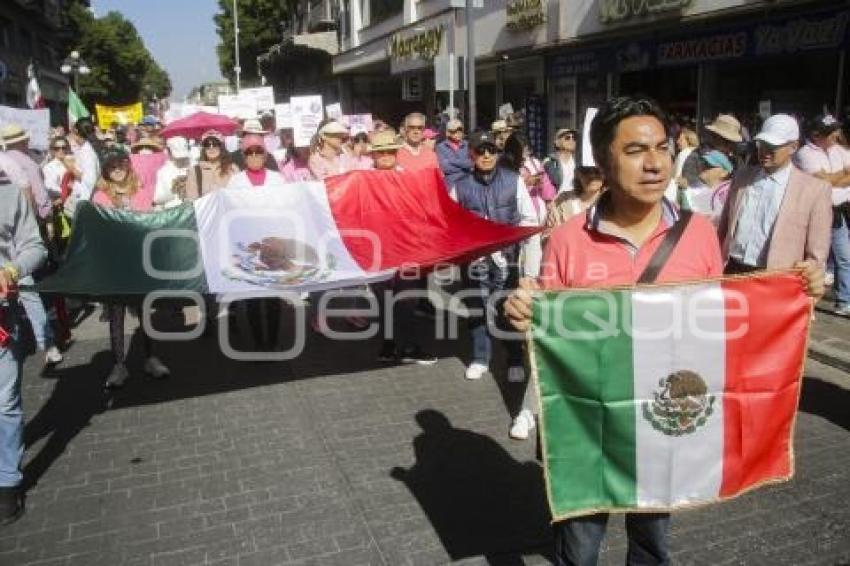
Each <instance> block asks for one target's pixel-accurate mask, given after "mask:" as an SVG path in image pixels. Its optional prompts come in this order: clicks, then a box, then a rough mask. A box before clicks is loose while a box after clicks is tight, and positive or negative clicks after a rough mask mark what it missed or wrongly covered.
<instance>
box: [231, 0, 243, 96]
mask: <svg viewBox="0 0 850 566" xmlns="http://www.w3.org/2000/svg"><path fill="white" fill-rule="evenodd" d="M233 39H234V42H233V43H234V47H233V50H234V52H235V53H234V55H235V60H234V62H235V63H236V65H235V66H234V67H233V71H234V72H235V73H236V94H239V91H240V90H241V88H242V85H241V84H240V81H239V75H240V74H242V67H240V66H239V5H238V4H237V3H236V0H233Z"/></svg>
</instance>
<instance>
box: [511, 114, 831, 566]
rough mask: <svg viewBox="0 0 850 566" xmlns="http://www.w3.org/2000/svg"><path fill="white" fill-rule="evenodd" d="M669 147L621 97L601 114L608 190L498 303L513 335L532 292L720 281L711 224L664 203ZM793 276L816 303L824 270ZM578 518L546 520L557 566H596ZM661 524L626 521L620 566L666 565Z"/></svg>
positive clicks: (588, 522) (584, 523) (592, 521)
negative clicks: (536, 274) (531, 275)
mask: <svg viewBox="0 0 850 566" xmlns="http://www.w3.org/2000/svg"><path fill="white" fill-rule="evenodd" d="M670 137H671V136H670V131H669V123H668V122H667V119H666V116H665V115H664V113H663V112H662V110H661V109H660V108H659V107H658V106H657V105H656V104H655V103H654V102H651V101H649V100H644V99H638V98H630V97H623V98H617V99H613V100H610V101H609V102H608V103H606V104H605V105H604V106H603V107H602V108H601V109H600V111H599V114H598V115H597V116H596V118H595V119H594V121H593V124H592V126H591V131H590V139H591V143H592V146H593V155H594V158H595V160H596V162H597V164H598V165H599V167H600V169H601V170H602V173H603V175H604V178H605V185H606V187H607V188H608V190H607V192H606V193H605V195H603V197H602V198H600V200H599V202H598V203H597V204H596V205H595V206H593V207H592V208H591V209H590V210H588V212H587V214H586V215H579V216H576V217H575V218H573V219H572V220H571V221H570V222H568V223H566V224H564V225H562V226H560V227H559V228H557V229H556V230H555V231H554V232H553V233H552V235H551V237H550V240H549V244H548V246H547V248H546V251H545V253H544V257H543V267H542V270H541V277H540V279H539V280H537V281H535V280H532V279H524V280H522V281H521V282H520V287H519V289H518V290H517V291H515V292H514V293H513V294H512V295H511V297H510V298H509V299H508V301H506V304H505V313H506V315H507V317H508V319H509V320H510V321H511V322H512V324H513V326H514V327H515V328H516V329H517V330H520V331H526V330H528V329H529V328H530V322H531V318H532V314H533V313H532V309H533V299H532V292H533V291H535V290H554V289H566V288H571V287H572V288H575V287H581V288H589V287H592V288H611V287H615V286H622V285H634V284H635V283H654V282H675V281H688V280H701V279H706V278H711V277H717V276H720V275H722V273H723V263H722V260H721V255H720V246H719V243H718V238H717V235H716V233H715V231H714V228H713V227H712V226H711V224H710V223H709V222H708V221H707V220H706V219H704V218H701V217H699V216H698V215H693V216H691V215H690V214H688V213H682V212H679V211H678V210H677V209H676V208H675V207H674V206H672V205H671V204H670V203H669V202H668V201H667V200H666V199H664V191H665V188H666V187H667V184H668V182H669V180H670V175H671V171H672V165H673V164H672V157H671V153H670V148H669V145H668V140H669V139H670ZM795 267H796V268H797V269H798V270H800V272H801V274H802V277H803V279H804V281H805V287H806V291H807V293H808V294H809V295H810V296H812V297H819V296H821V295H822V294H823V291H824V286H823V270H822V267H821V266H820V265H818V264H817V263H816V262H814V261H806V262H800V263H798V264H796V265H795ZM586 314H589V313H586ZM566 342H568V341H567V340H565V339H563V341H562V342H560V344H561V345H562V346H563V347H566ZM586 347H587V348H590V347H591V345H589V344H588V345H587V346H586ZM609 363H610V367H618V366H617V364H616V363H614V362H607V363H603V365H602V366H601V367H600V368H599V369H600V371H601V372H602V373H603V375H601V376H600V377H601V379H602V380H603V381H605V382H606V383H614V382H615V380H617V379H618V378H619V377H620V376H618V375H614V372H612V373H611V374H604V372H605V369H606V366H608V365H609ZM606 387H607V386H606ZM598 425H599V426H600V427H602V426H603V423H598ZM591 426H594V425H592V424H591ZM561 448H562V449H563V450H564V451H565V452H567V451H570V450H580V449H581V448H580V447H579V446H572V445H566V446H562V447H561ZM598 481H604V478H597V483H598ZM551 502H552V500H551V498H550V504H551ZM586 513H588V514H582V513H573V514H572V515H571V516H570V518H567V519H565V520H558V516H557V515H558V514H557V513H555V512H554V510H553V515H555V518H556V521H558V522H556V523H555V554H556V564H558V565H562V566H564V565H574V564H575V565H591V564H596V562H597V559H598V554H599V546H600V543H601V541H602V538H603V537H604V535H605V530H606V524H607V521H608V513H599V512H596V511H595V510H593V509H589V510H587V511H586ZM577 515H581V516H577ZM669 523H670V515H669V513H663V512H643V513H627V514H626V530H627V533H628V541H629V542H628V557H627V562H628V563H629V564H669V562H670V559H669V555H668V548H667V531H668V529H669Z"/></svg>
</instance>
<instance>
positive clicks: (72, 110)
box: [68, 88, 91, 126]
mask: <svg viewBox="0 0 850 566" xmlns="http://www.w3.org/2000/svg"><path fill="white" fill-rule="evenodd" d="M90 115H91V114H89V111H88V109H87V108H86V105H85V104H83V101H82V100H80V97H79V96H77V93H76V92H74V89H72V88H69V89H68V126H73V125H74V124H76V123H77V120H79V119H80V118H88V117H89V116H90Z"/></svg>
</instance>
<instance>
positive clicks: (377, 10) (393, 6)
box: [361, 0, 404, 26]
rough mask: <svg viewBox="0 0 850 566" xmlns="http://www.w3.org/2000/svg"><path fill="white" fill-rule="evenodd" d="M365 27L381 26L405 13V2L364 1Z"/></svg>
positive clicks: (394, 0) (402, 0) (363, 15)
mask: <svg viewBox="0 0 850 566" xmlns="http://www.w3.org/2000/svg"><path fill="white" fill-rule="evenodd" d="M362 2H363V4H362V9H361V13H362V17H363V25H364V26H372V25H375V24H379V23H381V22H383V21H384V20H388V19H390V18H391V17H393V16H395V15H398V14H401V13H403V12H404V0H362Z"/></svg>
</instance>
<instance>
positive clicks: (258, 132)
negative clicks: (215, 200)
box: [230, 118, 277, 171]
mask: <svg viewBox="0 0 850 566" xmlns="http://www.w3.org/2000/svg"><path fill="white" fill-rule="evenodd" d="M250 135H255V136H260V137H261V138H263V148H265V147H266V141H267V139H268V136H269V130H267V129H266V128H264V127H263V125H262V124H261V123H260V121H259V120H257V119H256V118H251V119H250V120H245V122H244V123H243V124H242V129H241V131H240V136H241V138H245V137H246V136H250ZM241 148H242V144H241V142H240V143H239V148H238V149H235V150H233V151H232V152H231V154H230V158H231V160H232V161H233V163H234V164H236V166H237V167H238V168H239V170H240V171H243V170H244V169H245V161H244V159H243V157H244V154H243V152H242V149H241ZM265 155H266V162H265V164H264V166H265V168H266V169H268V170H270V171H277V161H276V160H275V158H274V156H273V155H272V154H271V153H269V152H268V151H266V154H265Z"/></svg>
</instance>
